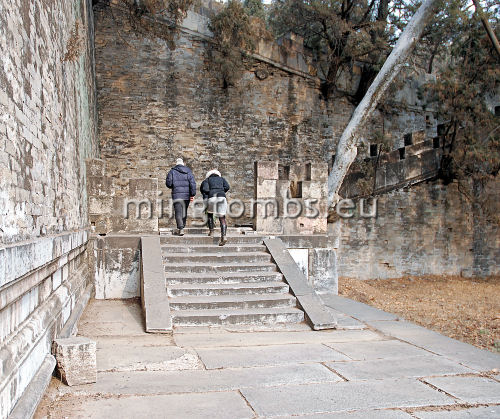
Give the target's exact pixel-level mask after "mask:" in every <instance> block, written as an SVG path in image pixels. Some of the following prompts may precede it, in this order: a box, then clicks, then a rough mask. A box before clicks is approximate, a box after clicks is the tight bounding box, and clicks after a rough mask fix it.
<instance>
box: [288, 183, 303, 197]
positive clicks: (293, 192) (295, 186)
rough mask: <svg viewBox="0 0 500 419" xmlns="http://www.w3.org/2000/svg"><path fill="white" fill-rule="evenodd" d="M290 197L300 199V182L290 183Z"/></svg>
mask: <svg viewBox="0 0 500 419" xmlns="http://www.w3.org/2000/svg"><path fill="white" fill-rule="evenodd" d="M290 197H291V198H302V182H291V183H290Z"/></svg>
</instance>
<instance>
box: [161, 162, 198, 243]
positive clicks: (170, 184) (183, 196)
mask: <svg viewBox="0 0 500 419" xmlns="http://www.w3.org/2000/svg"><path fill="white" fill-rule="evenodd" d="M165 184H166V185H167V188H169V189H172V200H173V202H174V212H175V221H176V223H177V234H178V235H179V236H182V235H184V227H186V218H187V209H188V207H189V203H190V202H191V201H192V200H193V198H194V196H195V195H196V182H195V180H194V175H193V172H192V171H191V169H190V168H189V167H186V166H184V161H183V160H182V159H181V158H179V159H177V161H176V162H175V166H174V167H173V168H172V169H171V170H170V171H169V172H168V175H167V180H166V182H165Z"/></svg>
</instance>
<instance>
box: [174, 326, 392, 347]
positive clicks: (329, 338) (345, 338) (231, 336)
mask: <svg viewBox="0 0 500 419" xmlns="http://www.w3.org/2000/svg"><path fill="white" fill-rule="evenodd" d="M381 339H383V337H382V336H381V335H379V334H377V333H375V332H373V331H371V330H334V331H318V332H314V331H311V330H309V331H303V332H284V331H279V332H247V333H224V334H222V333H218V334H210V333H201V332H200V333H192V334H185V333H183V334H177V333H175V334H174V340H175V342H176V343H177V345H179V346H183V347H196V348H217V347H223V346H227V347H230V346H260V345H277V344H292V343H323V342H356V343H357V342H373V341H377V340H381Z"/></svg>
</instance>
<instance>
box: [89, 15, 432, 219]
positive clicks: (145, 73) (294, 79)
mask: <svg viewBox="0 0 500 419" xmlns="http://www.w3.org/2000/svg"><path fill="white" fill-rule="evenodd" d="M195 18H196V16H194V15H190V19H191V23H190V25H191V27H192V28H193V31H191V32H189V33H187V32H182V33H181V36H180V38H179V39H178V40H177V49H175V50H169V49H168V47H167V45H166V42H164V41H162V40H158V39H149V38H146V37H144V36H138V35H137V34H136V33H134V32H133V31H132V30H130V28H129V27H128V24H127V22H128V21H127V19H126V17H125V16H124V15H123V13H122V12H120V10H118V9H116V8H114V9H113V11H112V13H111V11H110V10H109V9H104V10H102V11H99V12H98V13H96V61H97V70H96V72H97V85H98V99H99V130H100V144H101V151H102V155H101V157H102V158H103V159H105V160H106V162H107V167H108V173H109V175H110V176H112V177H114V178H115V183H116V184H119V182H120V180H123V181H124V182H125V181H126V179H128V178H143V177H153V178H158V179H159V188H160V191H161V192H162V193H163V194H164V196H165V195H166V196H169V195H170V192H169V191H168V190H167V189H166V187H165V186H164V179H165V176H166V173H167V171H168V170H169V168H170V167H172V166H173V165H174V163H175V159H176V158H177V157H179V156H183V157H184V161H185V162H186V164H187V166H189V167H191V168H192V169H193V170H194V173H195V177H196V178H197V180H198V183H199V182H200V181H201V180H202V179H203V177H204V174H205V173H206V171H207V170H209V169H212V168H214V167H217V168H219V169H220V170H221V172H222V174H223V175H224V176H225V177H226V178H227V179H228V181H229V183H230V184H231V192H230V194H229V197H230V198H239V199H243V200H244V201H245V202H246V204H248V205H247V207H249V202H250V200H251V199H252V198H253V197H254V162H255V161H258V160H278V161H279V162H280V164H285V165H286V164H290V163H291V162H292V161H293V160H297V161H300V162H307V161H311V160H318V161H322V162H324V163H329V162H330V161H331V158H332V155H333V153H334V144H335V141H336V139H338V138H339V136H340V134H341V132H342V131H343V129H344V127H345V126H346V124H347V122H348V120H349V118H350V115H351V113H352V111H353V109H354V107H353V106H352V105H351V104H350V103H349V102H348V101H347V100H346V99H345V98H342V99H336V100H331V101H329V102H326V101H324V100H323V99H322V98H321V94H320V89H319V80H318V79H314V78H310V77H305V76H301V75H299V74H298V73H297V72H293V71H292V70H293V69H291V68H290V65H292V63H290V62H288V61H287V63H286V66H283V65H282V63H278V62H275V63H273V62H272V60H266V61H267V62H264V61H259V60H256V61H255V62H254V63H253V64H252V65H249V68H248V69H247V71H245V72H244V73H243V75H242V79H241V80H240V81H239V83H238V84H237V85H236V86H235V87H230V88H228V89H223V88H222V83H221V81H220V80H219V79H218V78H217V74H215V72H214V69H213V65H212V64H211V62H210V61H208V59H206V46H207V41H206V34H200V36H199V35H198V34H197V33H194V31H195V30H196V27H197V26H196V24H195V23H196V22H193V20H195ZM200 30H201V29H200ZM201 35H203V36H201ZM276 59H279V57H278V56H277V58H276ZM298 67H299V69H300V68H302V67H303V66H300V65H298ZM410 99H411V98H410ZM415 100H416V99H415ZM410 101H411V100H410ZM409 105H411V106H414V105H415V103H414V102H411V103H409ZM403 114H404V115H403ZM425 114H426V112H425V111H423V110H422V109H421V108H418V106H414V108H412V110H411V111H410V112H406V113H405V112H402V111H401V115H400V114H398V115H396V116H394V115H389V116H385V117H384V116H383V115H382V114H380V113H379V112H376V114H375V116H374V119H373V121H372V123H371V124H370V126H369V127H367V137H369V135H370V133H371V132H372V131H374V130H378V131H381V132H382V131H383V130H384V126H387V125H388V124H389V122H388V120H387V118H389V119H391V122H390V125H391V129H392V130H393V131H394V132H396V133H397V135H400V133H404V132H407V131H406V129H407V130H408V132H411V131H416V130H419V129H426V122H425ZM409 121H413V122H412V123H411V124H410V123H409ZM332 139H333V142H332V143H333V145H331V146H327V145H326V144H327V142H328V140H332ZM247 209H248V212H249V208H247ZM248 212H247V214H248ZM244 221H246V222H250V221H251V220H250V219H249V217H247V219H246V220H240V222H244ZM165 225H172V224H171V222H170V221H169V220H166V219H164V220H160V226H165Z"/></svg>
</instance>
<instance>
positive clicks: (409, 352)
mask: <svg viewBox="0 0 500 419" xmlns="http://www.w3.org/2000/svg"><path fill="white" fill-rule="evenodd" d="M325 345H327V346H329V347H331V348H333V349H335V350H337V351H339V352H342V353H343V354H345V355H347V356H348V357H349V358H352V359H355V360H357V361H365V360H370V359H371V360H373V359H398V358H407V357H413V356H423V355H430V352H428V351H426V350H424V349H421V348H418V347H416V346H414V345H410V344H409V343H405V342H401V341H399V340H395V339H394V340H379V341H371V342H360V341H357V342H338V343H325Z"/></svg>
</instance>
